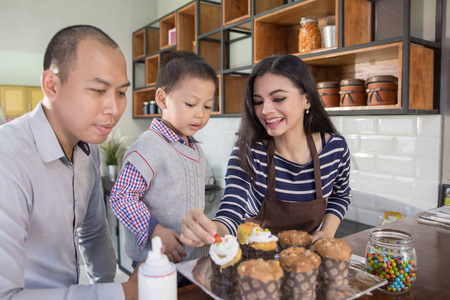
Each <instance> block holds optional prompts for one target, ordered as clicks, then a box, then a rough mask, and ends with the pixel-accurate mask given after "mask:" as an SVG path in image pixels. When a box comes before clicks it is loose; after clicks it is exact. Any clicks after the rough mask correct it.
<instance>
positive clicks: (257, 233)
mask: <svg viewBox="0 0 450 300" xmlns="http://www.w3.org/2000/svg"><path fill="white" fill-rule="evenodd" d="M277 241H278V238H277V237H276V236H274V235H272V233H271V232H270V230H269V229H265V230H263V229H261V228H258V227H255V228H253V230H252V234H250V236H249V237H248V239H247V245H248V253H247V258H248V259H258V258H262V259H264V260H273V259H274V257H275V254H276V251H277Z"/></svg>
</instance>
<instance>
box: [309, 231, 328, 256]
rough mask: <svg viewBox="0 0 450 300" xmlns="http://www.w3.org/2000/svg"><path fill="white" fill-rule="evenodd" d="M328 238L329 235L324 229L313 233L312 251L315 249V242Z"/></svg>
mask: <svg viewBox="0 0 450 300" xmlns="http://www.w3.org/2000/svg"><path fill="white" fill-rule="evenodd" d="M326 238H328V237H327V235H326V234H325V232H323V231H322V230H319V231H316V233H314V234H313V236H312V242H311V247H310V249H311V251H314V244H315V242H317V241H318V240H323V239H326Z"/></svg>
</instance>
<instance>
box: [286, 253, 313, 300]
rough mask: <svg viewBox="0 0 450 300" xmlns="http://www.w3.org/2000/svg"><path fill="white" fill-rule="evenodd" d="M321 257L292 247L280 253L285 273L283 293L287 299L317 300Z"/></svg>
mask: <svg viewBox="0 0 450 300" xmlns="http://www.w3.org/2000/svg"><path fill="white" fill-rule="evenodd" d="M320 262H321V260H320V257H319V255H317V254H316V253H314V252H312V251H311V250H306V249H305V248H301V247H300V248H297V247H291V248H289V249H286V250H283V251H281V252H280V265H281V267H282V268H283V271H284V280H283V283H282V292H283V295H284V296H285V297H286V299H315V298H316V285H317V275H318V273H319V266H320Z"/></svg>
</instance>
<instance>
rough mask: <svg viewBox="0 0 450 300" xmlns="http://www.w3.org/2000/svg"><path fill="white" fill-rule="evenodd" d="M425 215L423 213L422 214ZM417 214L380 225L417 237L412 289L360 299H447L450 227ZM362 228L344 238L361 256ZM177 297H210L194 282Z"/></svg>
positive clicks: (449, 290)
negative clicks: (424, 221)
mask: <svg viewBox="0 0 450 300" xmlns="http://www.w3.org/2000/svg"><path fill="white" fill-rule="evenodd" d="M421 214H425V213H421ZM421 214H417V215H414V216H410V217H407V218H404V219H402V220H399V221H396V222H393V223H390V224H386V225H383V226H380V228H393V229H398V230H403V231H407V232H409V233H411V234H413V235H414V237H415V238H416V243H415V248H416V252H417V270H416V276H417V280H416V282H415V283H414V285H413V287H412V288H411V290H410V291H409V292H407V293H405V294H402V295H388V294H386V293H383V292H381V291H378V290H376V291H373V292H372V293H373V294H372V296H363V297H361V298H360V299H383V300H384V299H415V300H421V299H426V300H432V299H436V300H437V299H450V279H449V277H447V276H448V275H449V274H450V267H449V266H450V229H445V228H441V227H435V226H430V225H423V224H418V223H417V221H416V219H417V218H418V217H419V216H420V215H421ZM370 230H371V229H368V230H365V231H361V232H358V233H355V234H352V235H349V236H346V237H344V238H343V240H345V241H346V242H347V243H348V244H349V245H350V247H351V248H352V252H353V254H356V255H359V256H362V257H364V256H365V251H366V245H367V242H368V240H369V231H370ZM178 299H180V300H188V299H196V300H202V299H212V298H211V297H209V296H208V295H207V294H206V293H204V292H203V291H202V290H201V289H200V288H199V287H197V286H196V285H191V286H188V287H184V288H180V289H179V290H178Z"/></svg>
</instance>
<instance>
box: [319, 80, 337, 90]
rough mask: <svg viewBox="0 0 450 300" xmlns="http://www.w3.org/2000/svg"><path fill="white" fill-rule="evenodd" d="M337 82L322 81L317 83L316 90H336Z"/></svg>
mask: <svg viewBox="0 0 450 300" xmlns="http://www.w3.org/2000/svg"><path fill="white" fill-rule="evenodd" d="M338 87H339V82H337V81H322V82H319V83H317V88H318V89H325V88H338Z"/></svg>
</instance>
